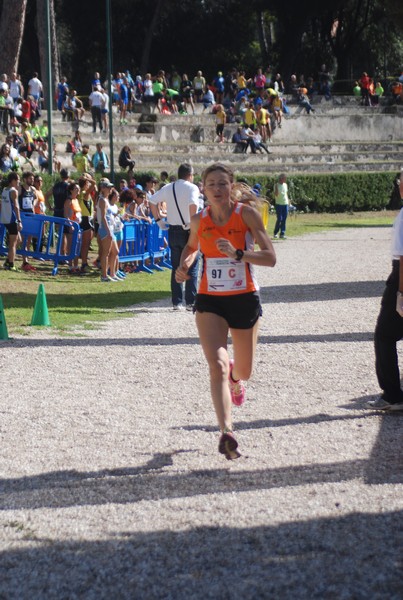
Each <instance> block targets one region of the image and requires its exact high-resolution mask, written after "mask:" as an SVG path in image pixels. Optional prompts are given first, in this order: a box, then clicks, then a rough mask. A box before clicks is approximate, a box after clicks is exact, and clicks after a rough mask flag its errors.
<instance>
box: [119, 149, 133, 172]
mask: <svg viewBox="0 0 403 600" xmlns="http://www.w3.org/2000/svg"><path fill="white" fill-rule="evenodd" d="M118 162H119V167H121V168H122V169H123V170H125V169H127V170H128V171H133V169H134V165H135V164H136V162H135V161H134V160H133V159H132V154H131V150H130V148H129V146H123V148H122V149H121V151H120V154H119V161H118Z"/></svg>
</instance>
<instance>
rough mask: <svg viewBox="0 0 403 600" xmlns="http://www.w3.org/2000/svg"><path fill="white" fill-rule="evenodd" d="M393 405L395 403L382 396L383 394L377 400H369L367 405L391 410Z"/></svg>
mask: <svg viewBox="0 0 403 600" xmlns="http://www.w3.org/2000/svg"><path fill="white" fill-rule="evenodd" d="M399 404H400V403H399ZM391 406H393V404H391V403H390V402H388V401H387V400H385V399H384V398H382V396H379V398H377V399H376V400H370V401H369V402H367V407H368V408H372V409H373V410H389V409H390V408H391Z"/></svg>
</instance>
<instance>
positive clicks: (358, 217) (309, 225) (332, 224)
mask: <svg viewBox="0 0 403 600" xmlns="http://www.w3.org/2000/svg"><path fill="white" fill-rule="evenodd" d="M396 215H397V212H396V211H391V210H385V211H380V212H378V211H376V212H375V211H374V212H359V213H353V214H350V213H340V214H328V213H319V214H317V213H311V214H309V213H308V214H305V213H302V214H297V215H295V216H289V217H288V219H287V236H288V237H294V236H299V235H305V234H307V233H317V232H321V231H329V230H331V229H341V228H349V227H390V226H391V225H392V223H393V221H394V219H395V217H396ZM275 221H276V215H275V214H271V215H270V217H269V226H268V231H269V232H270V233H272V231H273V229H274V224H275Z"/></svg>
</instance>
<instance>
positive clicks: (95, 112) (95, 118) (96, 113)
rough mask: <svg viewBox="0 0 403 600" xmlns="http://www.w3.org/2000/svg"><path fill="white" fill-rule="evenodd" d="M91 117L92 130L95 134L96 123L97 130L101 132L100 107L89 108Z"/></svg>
mask: <svg viewBox="0 0 403 600" xmlns="http://www.w3.org/2000/svg"><path fill="white" fill-rule="evenodd" d="M91 115H92V129H93V131H94V133H95V131H96V129H97V123H98V124H99V130H100V131H102V112H101V107H100V106H91Z"/></svg>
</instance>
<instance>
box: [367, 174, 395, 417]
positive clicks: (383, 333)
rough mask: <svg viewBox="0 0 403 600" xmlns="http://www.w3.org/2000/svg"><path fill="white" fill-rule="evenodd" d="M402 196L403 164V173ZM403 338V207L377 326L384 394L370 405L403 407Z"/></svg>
mask: <svg viewBox="0 0 403 600" xmlns="http://www.w3.org/2000/svg"><path fill="white" fill-rule="evenodd" d="M399 191H400V198H401V199H403V168H402V170H401V173H400V184H399ZM402 338H403V209H400V212H399V214H398V216H397V218H396V220H395V223H394V225H393V238H392V272H391V274H390V275H389V278H388V280H387V282H386V288H385V291H384V293H383V296H382V302H381V310H380V313H379V316H378V320H377V323H376V328H375V337H374V342H375V368H376V375H377V378H378V383H379V387H380V388H381V390H382V396H381V397H380V398H377V399H376V400H373V401H370V402H368V406H369V407H370V408H374V409H377V410H387V411H401V410H403V390H402V388H401V383H400V372H399V363H398V355H397V348H396V344H397V342H398V341H399V340H401V339H402Z"/></svg>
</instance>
